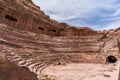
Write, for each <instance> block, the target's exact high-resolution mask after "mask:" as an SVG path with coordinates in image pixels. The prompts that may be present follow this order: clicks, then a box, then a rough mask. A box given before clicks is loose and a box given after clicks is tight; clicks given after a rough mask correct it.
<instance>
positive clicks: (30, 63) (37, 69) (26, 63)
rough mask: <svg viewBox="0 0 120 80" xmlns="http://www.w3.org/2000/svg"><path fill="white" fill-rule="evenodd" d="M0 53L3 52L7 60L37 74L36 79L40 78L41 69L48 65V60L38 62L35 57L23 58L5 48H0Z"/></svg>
mask: <svg viewBox="0 0 120 80" xmlns="http://www.w3.org/2000/svg"><path fill="white" fill-rule="evenodd" d="M1 53H2V54H5V55H6V58H7V59H8V60H9V61H11V62H14V63H15V64H17V65H18V66H22V67H27V68H28V69H29V70H30V71H31V72H33V73H35V74H37V78H38V79H40V75H41V71H42V70H43V69H44V68H46V67H48V66H49V65H50V64H49V62H40V61H39V60H37V59H35V58H34V59H28V60H25V59H23V58H21V56H19V55H17V54H15V53H14V52H10V51H6V50H1Z"/></svg>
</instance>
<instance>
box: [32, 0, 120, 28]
mask: <svg viewBox="0 0 120 80" xmlns="http://www.w3.org/2000/svg"><path fill="white" fill-rule="evenodd" d="M32 1H33V2H34V3H35V4H37V5H39V6H40V8H41V10H43V11H44V12H45V13H46V14H47V15H49V16H50V18H51V19H54V20H57V21H59V22H66V23H68V24H69V25H72V26H77V27H80V26H87V27H90V28H93V29H96V30H104V29H113V28H117V27H119V26H120V0H32Z"/></svg>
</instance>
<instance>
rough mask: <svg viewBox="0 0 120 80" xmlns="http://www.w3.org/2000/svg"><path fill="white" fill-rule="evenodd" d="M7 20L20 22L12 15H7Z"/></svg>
mask: <svg viewBox="0 0 120 80" xmlns="http://www.w3.org/2000/svg"><path fill="white" fill-rule="evenodd" d="M5 19H8V20H10V21H14V22H17V21H18V20H17V19H16V18H15V17H12V16H10V15H6V16H5Z"/></svg>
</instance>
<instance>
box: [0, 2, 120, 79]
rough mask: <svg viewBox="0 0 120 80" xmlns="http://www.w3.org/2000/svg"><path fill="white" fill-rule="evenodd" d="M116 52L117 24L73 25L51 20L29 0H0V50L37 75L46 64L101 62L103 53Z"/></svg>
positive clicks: (119, 43)
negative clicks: (99, 26)
mask: <svg viewBox="0 0 120 80" xmlns="http://www.w3.org/2000/svg"><path fill="white" fill-rule="evenodd" d="M119 52H120V37H119V28H118V29H116V30H108V31H103V32H98V31H95V30H92V29H89V28H86V27H81V28H75V27H72V26H69V25H67V24H66V23H58V22H57V21H55V20H51V19H50V18H49V16H47V15H45V14H44V12H43V11H41V10H40V8H39V7H38V6H36V5H34V4H33V3H32V2H31V0H0V54H1V55H5V56H4V58H5V59H7V60H8V61H9V62H12V63H15V64H16V65H17V66H21V67H26V68H28V69H29V70H30V71H31V72H34V73H35V74H37V78H38V79H40V78H41V71H42V70H43V69H45V68H46V67H48V66H51V65H65V64H67V63H105V62H106V57H107V56H109V55H113V56H115V57H116V58H117V57H118V53H119ZM17 66H16V67H17ZM28 72H29V71H28ZM20 73H21V72H20ZM26 74H27V73H26ZM21 76H22V75H21ZM29 80H30V79H29ZM33 80H35V79H33Z"/></svg>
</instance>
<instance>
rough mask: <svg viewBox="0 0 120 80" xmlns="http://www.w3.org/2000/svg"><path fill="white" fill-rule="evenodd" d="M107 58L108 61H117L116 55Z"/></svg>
mask: <svg viewBox="0 0 120 80" xmlns="http://www.w3.org/2000/svg"><path fill="white" fill-rule="evenodd" d="M106 59H107V62H108V63H115V62H117V58H116V57H115V56H112V55H110V56H108V57H107V58H106Z"/></svg>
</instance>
